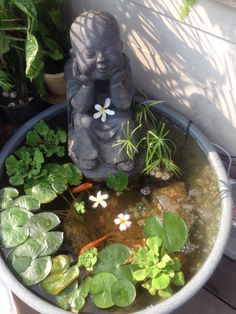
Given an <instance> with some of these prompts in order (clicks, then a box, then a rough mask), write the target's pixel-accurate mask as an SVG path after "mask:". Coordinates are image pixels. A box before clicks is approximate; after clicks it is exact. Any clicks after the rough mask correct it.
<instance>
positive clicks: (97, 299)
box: [90, 272, 117, 309]
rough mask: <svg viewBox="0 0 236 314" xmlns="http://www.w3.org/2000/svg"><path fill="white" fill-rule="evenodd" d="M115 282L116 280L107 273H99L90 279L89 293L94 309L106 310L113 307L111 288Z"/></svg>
mask: <svg viewBox="0 0 236 314" xmlns="http://www.w3.org/2000/svg"><path fill="white" fill-rule="evenodd" d="M116 281H117V278H116V277H115V276H114V275H113V274H112V273H109V272H100V273H98V274H96V275H95V276H94V277H93V278H92V280H91V283H90V292H91V294H92V300H93V302H94V304H95V305H96V307H98V308H100V309H107V308H109V307H111V306H113V305H114V302H113V300H112V297H111V287H112V286H113V284H114V283H115V282H116Z"/></svg>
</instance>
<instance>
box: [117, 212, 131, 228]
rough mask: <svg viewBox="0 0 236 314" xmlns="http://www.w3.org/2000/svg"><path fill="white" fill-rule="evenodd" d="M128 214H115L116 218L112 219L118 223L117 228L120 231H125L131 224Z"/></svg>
mask: <svg viewBox="0 0 236 314" xmlns="http://www.w3.org/2000/svg"><path fill="white" fill-rule="evenodd" d="M129 219H130V215H128V214H119V215H117V218H116V219H114V223H115V224H116V225H120V226H119V229H120V231H125V230H126V229H127V228H129V227H130V226H131V224H132V223H131V221H129Z"/></svg>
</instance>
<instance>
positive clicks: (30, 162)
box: [5, 121, 67, 186]
mask: <svg viewBox="0 0 236 314" xmlns="http://www.w3.org/2000/svg"><path fill="white" fill-rule="evenodd" d="M66 141H67V134H66V132H65V131H63V130H60V129H59V130H56V131H55V130H53V129H50V128H49V127H48V125H47V124H46V123H45V122H44V121H40V122H38V123H37V124H36V125H35V126H34V128H33V129H32V130H30V131H28V132H27V134H26V142H25V145H23V146H21V147H20V148H19V149H18V150H16V152H15V153H14V154H13V155H10V156H9V157H8V158H7V159H6V161H5V165H6V170H7V174H8V175H9V177H10V178H9V182H10V183H11V184H12V185H16V186H18V185H22V184H24V182H25V180H27V179H31V178H38V177H42V176H44V175H45V170H42V167H43V164H44V162H45V158H49V157H52V156H57V157H63V156H64V155H65V147H64V144H65V143H66Z"/></svg>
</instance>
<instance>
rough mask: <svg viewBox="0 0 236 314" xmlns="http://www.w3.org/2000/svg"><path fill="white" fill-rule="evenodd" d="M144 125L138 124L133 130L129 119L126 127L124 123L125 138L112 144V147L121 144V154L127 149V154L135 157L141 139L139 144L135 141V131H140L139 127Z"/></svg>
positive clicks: (132, 157) (131, 157)
mask: <svg viewBox="0 0 236 314" xmlns="http://www.w3.org/2000/svg"><path fill="white" fill-rule="evenodd" d="M141 126H142V125H141V124H140V125H138V126H137V127H136V128H134V129H133V130H131V129H130V124H129V121H128V122H127V124H126V127H124V125H122V130H123V134H124V138H123V139H120V140H118V141H117V142H116V143H115V144H113V145H112V147H116V146H119V145H120V146H121V148H120V150H119V154H120V153H121V152H122V151H123V150H124V149H125V151H126V154H127V156H128V157H129V158H130V159H132V160H133V159H134V156H135V154H136V153H138V147H139V144H140V142H141V141H139V142H138V143H137V144H136V143H135V141H134V136H135V133H136V132H137V131H138V129H139V128H140V127H141Z"/></svg>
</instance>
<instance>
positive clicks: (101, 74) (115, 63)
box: [76, 36, 123, 80]
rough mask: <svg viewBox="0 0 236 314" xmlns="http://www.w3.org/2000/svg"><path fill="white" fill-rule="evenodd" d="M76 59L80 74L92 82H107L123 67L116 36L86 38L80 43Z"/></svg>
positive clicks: (119, 45) (120, 47)
mask: <svg viewBox="0 0 236 314" xmlns="http://www.w3.org/2000/svg"><path fill="white" fill-rule="evenodd" d="M103 38H104V37H103ZM76 58H77V62H78V67H79V69H80V71H81V73H83V74H85V75H86V76H87V77H89V78H91V79H93V80H107V79H110V78H111V77H112V75H113V74H114V73H115V72H117V71H119V69H121V68H122V67H123V56H122V43H121V41H120V40H117V36H111V37H110V38H109V39H108V38H105V39H101V38H99V36H98V37H93V38H90V39H89V38H86V39H84V41H83V42H80V45H79V47H78V50H77V52H76Z"/></svg>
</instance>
